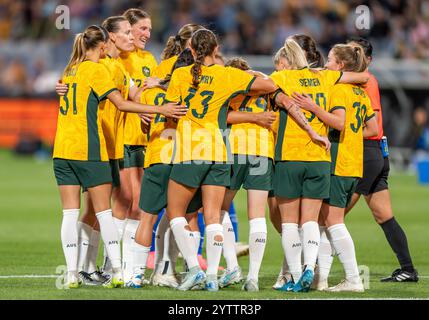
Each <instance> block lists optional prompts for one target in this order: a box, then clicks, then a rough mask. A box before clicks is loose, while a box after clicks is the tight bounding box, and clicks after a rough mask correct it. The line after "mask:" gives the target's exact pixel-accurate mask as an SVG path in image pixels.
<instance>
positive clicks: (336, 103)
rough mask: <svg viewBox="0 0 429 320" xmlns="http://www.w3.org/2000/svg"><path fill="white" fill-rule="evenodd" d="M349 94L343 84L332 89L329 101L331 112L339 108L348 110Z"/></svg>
mask: <svg viewBox="0 0 429 320" xmlns="http://www.w3.org/2000/svg"><path fill="white" fill-rule="evenodd" d="M346 99H347V94H346V92H344V90H343V89H342V88H341V85H336V86H334V87H333V88H332V89H331V98H330V103H329V112H333V111H335V110H338V109H343V110H346V101H347V100H346Z"/></svg>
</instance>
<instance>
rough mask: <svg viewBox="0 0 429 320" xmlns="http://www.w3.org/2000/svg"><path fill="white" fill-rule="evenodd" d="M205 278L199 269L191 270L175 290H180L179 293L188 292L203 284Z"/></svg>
mask: <svg viewBox="0 0 429 320" xmlns="http://www.w3.org/2000/svg"><path fill="white" fill-rule="evenodd" d="M206 278H207V276H206V274H205V273H204V271H203V270H201V269H200V268H199V267H195V268H192V269H191V270H189V272H188V273H187V274H186V276H185V278H184V279H183V281H182V283H181V284H180V285H179V286H178V287H177V290H180V291H187V290H190V289H191V288H192V287H195V286H196V285H198V284H200V283H203V282H204V281H205V280H206Z"/></svg>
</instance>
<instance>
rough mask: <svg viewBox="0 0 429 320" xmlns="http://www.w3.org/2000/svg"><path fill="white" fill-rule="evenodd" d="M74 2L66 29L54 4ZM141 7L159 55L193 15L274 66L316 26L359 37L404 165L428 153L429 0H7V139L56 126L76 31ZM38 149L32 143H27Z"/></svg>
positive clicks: (2, 127)
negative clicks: (364, 11)
mask: <svg viewBox="0 0 429 320" xmlns="http://www.w3.org/2000/svg"><path fill="white" fill-rule="evenodd" d="M62 4H65V5H67V6H69V8H70V15H71V20H70V21H71V25H70V27H71V29H70V30H58V29H57V28H56V27H55V21H56V19H57V17H58V14H55V8H56V7H57V6H58V5H62ZM361 4H364V5H367V6H368V7H369V8H370V12H371V26H370V29H369V30H357V29H356V27H355V20H356V17H357V14H356V10H355V9H356V7H357V6H358V5H361ZM131 7H140V8H143V9H144V10H146V11H147V12H149V13H150V14H151V16H152V25H153V31H152V37H151V40H150V42H149V44H148V47H147V49H148V50H149V51H151V52H152V53H153V54H154V56H155V57H156V58H157V59H158V60H159V56H160V53H161V51H162V48H163V46H164V44H165V42H166V40H167V38H168V36H170V35H173V34H175V33H176V32H177V30H178V29H179V28H180V26H182V25H183V24H185V23H189V22H195V23H200V24H203V25H206V26H208V27H210V28H211V29H212V30H214V31H216V33H217V34H218V35H219V36H220V38H221V39H222V52H223V53H224V55H225V56H226V57H228V56H233V55H241V56H245V57H246V58H247V59H248V60H249V62H250V63H251V65H252V67H253V68H255V69H258V70H261V71H265V72H267V73H269V72H271V71H272V58H271V57H272V54H273V53H274V52H276V50H277V49H278V48H280V46H281V45H282V43H283V42H284V39H285V38H286V37H287V36H289V35H293V34H296V33H306V34H310V35H311V36H313V37H314V38H315V40H316V41H317V43H318V44H319V47H320V49H321V50H322V52H323V54H324V55H325V56H326V54H327V52H328V50H329V48H330V47H331V46H332V45H333V44H335V43H339V42H342V41H345V40H346V39H347V37H349V36H351V35H361V36H364V37H367V38H369V39H370V40H371V41H372V43H373V45H374V60H375V61H374V63H373V64H372V67H371V70H372V71H373V72H374V73H375V74H376V76H377V78H378V80H379V83H380V87H381V101H382V106H383V119H384V127H385V133H386V135H387V136H388V138H389V142H390V146H391V147H392V148H391V162H392V165H393V167H394V168H395V169H397V170H408V169H410V168H411V169H412V168H413V167H414V166H413V163H415V162H416V157H415V156H414V155H415V152H414V151H417V150H418V153H417V154H418V156H417V158H418V159H421V158H425V157H427V153H428V152H429V129H428V119H427V118H428V117H427V114H428V110H429V95H428V89H429V1H427V0H415V1H405V0H372V1H340V0H317V1H311V0H269V1H266V0H246V1H243V0H207V1H198V0H171V1H160V0H146V1H132V0H127V1H115V0H73V1H65V0H62V1H58V0H35V1H24V0H0V147H8V148H16V147H18V149H19V148H21V149H23V150H22V151H26V150H24V149H26V148H25V143H26V142H31V141H33V142H34V140H37V144H38V148H40V146H42V145H46V146H48V147H49V146H50V145H51V144H52V141H53V136H54V133H55V119H56V113H57V110H56V98H55V94H54V92H53V88H54V84H55V82H56V81H57V79H59V78H60V76H61V73H62V70H63V68H64V66H65V64H66V62H67V60H68V57H69V53H70V50H71V45H72V41H73V35H74V34H76V33H78V32H80V31H81V30H83V29H84V27H85V26H87V25H90V24H97V23H100V22H101V21H102V20H103V19H104V18H106V17H108V16H111V15H116V14H120V13H122V12H123V11H124V10H126V9H127V8H131ZM28 151H31V150H28Z"/></svg>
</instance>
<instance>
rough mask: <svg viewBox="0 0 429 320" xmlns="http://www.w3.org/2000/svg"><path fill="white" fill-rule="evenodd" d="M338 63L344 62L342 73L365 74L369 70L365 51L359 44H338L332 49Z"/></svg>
mask: <svg viewBox="0 0 429 320" xmlns="http://www.w3.org/2000/svg"><path fill="white" fill-rule="evenodd" d="M332 52H333V53H334V56H335V58H336V59H337V62H342V63H343V64H344V67H343V68H342V71H350V72H363V71H365V70H366V69H367V68H368V59H367V58H366V56H365V51H364V49H363V48H362V47H361V46H360V45H358V44H336V45H335V46H334V47H333V48H332Z"/></svg>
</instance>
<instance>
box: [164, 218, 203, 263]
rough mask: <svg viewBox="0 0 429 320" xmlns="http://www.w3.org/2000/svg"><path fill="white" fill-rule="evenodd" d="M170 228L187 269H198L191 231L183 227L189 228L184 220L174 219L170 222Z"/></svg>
mask: <svg viewBox="0 0 429 320" xmlns="http://www.w3.org/2000/svg"><path fill="white" fill-rule="evenodd" d="M170 226H171V231H173V234H174V238H175V239H176V243H177V247H178V248H179V250H180V252H181V253H182V255H183V258H184V259H185V260H186V263H187V264H188V267H189V269H191V268H194V267H199V264H198V258H197V255H196V254H195V245H194V244H195V242H194V239H193V234H192V232H191V231H189V230H187V229H185V227H188V228H189V225H188V222H187V221H186V219H185V218H184V217H178V218H174V219H172V220H171V221H170Z"/></svg>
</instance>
